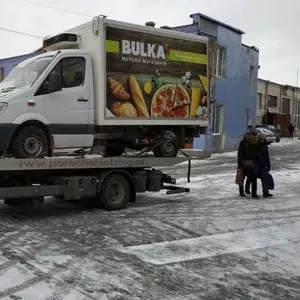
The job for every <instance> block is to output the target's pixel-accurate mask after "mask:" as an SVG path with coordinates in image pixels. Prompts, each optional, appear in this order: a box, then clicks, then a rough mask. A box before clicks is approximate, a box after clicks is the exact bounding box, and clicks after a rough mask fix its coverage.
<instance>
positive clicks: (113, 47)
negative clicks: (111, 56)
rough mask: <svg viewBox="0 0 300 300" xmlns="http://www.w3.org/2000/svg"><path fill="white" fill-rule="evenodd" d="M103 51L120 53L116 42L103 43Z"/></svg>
mask: <svg viewBox="0 0 300 300" xmlns="http://www.w3.org/2000/svg"><path fill="white" fill-rule="evenodd" d="M105 50H106V52H110V53H119V52H120V43H119V42H118V41H111V40H106V41H105Z"/></svg>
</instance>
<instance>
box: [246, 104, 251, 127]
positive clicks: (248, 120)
mask: <svg viewBox="0 0 300 300" xmlns="http://www.w3.org/2000/svg"><path fill="white" fill-rule="evenodd" d="M246 120H247V126H246V127H247V128H248V126H249V125H252V117H251V114H250V109H249V108H246Z"/></svg>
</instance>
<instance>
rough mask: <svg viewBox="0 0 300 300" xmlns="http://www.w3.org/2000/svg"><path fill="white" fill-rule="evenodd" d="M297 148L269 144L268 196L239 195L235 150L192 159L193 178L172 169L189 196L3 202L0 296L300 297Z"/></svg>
mask: <svg viewBox="0 0 300 300" xmlns="http://www.w3.org/2000/svg"><path fill="white" fill-rule="evenodd" d="M299 148H300V141H298V140H293V141H288V140H282V142H281V143H280V144H274V145H271V146H270V152H271V155H272V163H273V168H272V174H273V176H274V179H275V183H276V190H275V191H274V195H275V196H274V198H273V199H263V198H261V199H258V200H253V199H252V198H250V197H248V198H246V199H241V198H239V197H238V190H237V186H236V185H235V184H234V179H235V167H236V153H234V152H233V153H226V154H218V155H213V157H212V158H211V159H208V160H205V161H200V162H193V170H192V181H191V183H187V182H186V178H185V176H186V164H182V165H180V166H177V167H176V168H174V169H168V171H169V172H171V173H173V174H174V176H175V177H176V178H177V179H178V183H179V184H180V185H182V186H186V187H189V188H190V189H191V192H190V193H189V194H180V195H172V196H166V195H164V192H160V193H158V194H146V195H142V196H139V197H138V198H137V202H136V203H135V204H132V205H130V206H129V207H128V209H126V210H123V211H119V212H107V211H104V210H99V209H94V208H92V207H88V206H87V205H85V206H84V205H83V204H75V203H65V202H59V201H56V200H49V201H48V202H47V203H45V204H44V205H43V206H42V207H41V208H40V209H38V210H37V209H32V208H31V209H30V208H27V209H24V208H23V209H17V208H11V207H7V206H4V205H2V206H1V207H0V226H1V227H0V232H1V234H0V245H1V247H0V250H1V251H0V299H5V300H9V299H19V300H21V299H22V300H23V299H24V300H25V299H30V300H31V299H34V300H44V299H64V300H77V299H78V300H81V299H97V300H102V299H103V300H107V299H115V300H121V299H128V300H129V299H130V300H131V299H133V300H135V299H145V300H148V299H149V300H150V299H153V300H157V299H162V300H165V299H166V300H169V299H170V300H190V299H191V300H193V299H195V300H196V299H197V300H198V299H212V300H216V299H220V300H221V299H222V300H224V299H284V300H286V299H300V184H299V183H300V178H299V174H300V151H299ZM258 186H259V193H260V194H261V185H260V182H259V183H258Z"/></svg>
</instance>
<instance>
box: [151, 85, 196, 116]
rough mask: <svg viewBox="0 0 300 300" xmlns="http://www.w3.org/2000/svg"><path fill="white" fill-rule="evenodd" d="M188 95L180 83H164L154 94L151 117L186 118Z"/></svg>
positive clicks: (188, 105)
mask: <svg viewBox="0 0 300 300" xmlns="http://www.w3.org/2000/svg"><path fill="white" fill-rule="evenodd" d="M190 103H191V100H190V96H189V94H188V92H187V91H186V90H185V88H184V87H183V86H182V85H181V84H165V85H163V86H162V87H160V88H159V89H158V90H157V91H156V93H155V94H154V96H153V98H152V102H151V117H156V118H188V117H189V109H190Z"/></svg>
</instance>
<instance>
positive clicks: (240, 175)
mask: <svg viewBox="0 0 300 300" xmlns="http://www.w3.org/2000/svg"><path fill="white" fill-rule="evenodd" d="M244 180H245V177H244V174H243V170H242V169H237V170H236V176H235V184H237V185H243V184H244Z"/></svg>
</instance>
